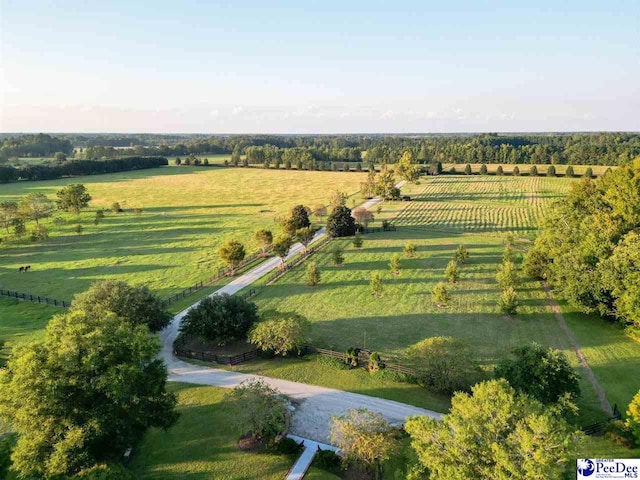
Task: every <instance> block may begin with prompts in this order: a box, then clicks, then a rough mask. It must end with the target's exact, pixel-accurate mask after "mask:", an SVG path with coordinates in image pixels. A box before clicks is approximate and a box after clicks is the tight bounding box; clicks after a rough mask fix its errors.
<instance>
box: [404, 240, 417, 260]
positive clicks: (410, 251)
mask: <svg viewBox="0 0 640 480" xmlns="http://www.w3.org/2000/svg"><path fill="white" fill-rule="evenodd" d="M403 252H404V256H405V257H409V258H413V257H415V256H416V246H415V245H414V244H413V243H411V242H407V243H405V245H404V250H403Z"/></svg>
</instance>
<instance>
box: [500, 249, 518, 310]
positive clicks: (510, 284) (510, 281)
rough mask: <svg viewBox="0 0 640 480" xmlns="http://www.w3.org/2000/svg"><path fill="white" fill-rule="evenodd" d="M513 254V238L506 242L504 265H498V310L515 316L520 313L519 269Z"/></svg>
mask: <svg viewBox="0 0 640 480" xmlns="http://www.w3.org/2000/svg"><path fill="white" fill-rule="evenodd" d="M514 260H515V258H514V252H513V238H512V237H508V238H507V239H506V242H505V247H504V254H503V256H502V263H501V264H500V265H498V270H497V272H496V281H497V282H498V285H499V286H500V292H501V293H500V298H499V299H498V308H499V309H500V311H501V312H502V313H504V314H507V315H514V314H516V313H517V312H518V306H519V302H518V295H517V293H516V288H517V286H518V268H517V266H516V264H515V261H514Z"/></svg>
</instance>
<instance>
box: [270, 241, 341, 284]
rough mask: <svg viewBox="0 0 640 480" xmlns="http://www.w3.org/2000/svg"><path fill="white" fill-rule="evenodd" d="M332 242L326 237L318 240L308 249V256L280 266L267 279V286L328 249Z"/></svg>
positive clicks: (298, 257) (305, 255) (302, 256)
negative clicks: (320, 251)
mask: <svg viewBox="0 0 640 480" xmlns="http://www.w3.org/2000/svg"><path fill="white" fill-rule="evenodd" d="M331 240H332V238H331V237H330V236H328V235H326V236H324V237H322V238H321V239H320V240H317V241H315V242H314V243H312V244H311V246H310V247H307V248H306V252H307V253H306V254H300V255H298V256H297V257H294V258H293V259H292V260H290V261H289V263H285V264H284V265H283V266H280V267H279V268H278V269H277V270H276V271H275V272H274V273H273V274H272V275H271V276H270V277H269V278H268V279H267V285H271V284H272V283H275V282H276V281H277V280H279V279H280V278H281V277H283V276H284V275H285V274H286V273H287V272H288V271H289V270H291V269H292V268H295V267H297V266H298V265H300V264H301V263H302V262H304V261H305V260H306V259H307V258H309V257H310V256H311V255H313V254H314V253H316V252H317V251H318V250H320V249H321V248H324V247H326V246H327V245H328V244H329V242H330V241H331Z"/></svg>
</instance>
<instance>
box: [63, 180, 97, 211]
mask: <svg viewBox="0 0 640 480" xmlns="http://www.w3.org/2000/svg"><path fill="white" fill-rule="evenodd" d="M56 196H57V197H58V199H57V200H56V205H57V206H58V210H62V211H65V212H73V213H75V214H76V215H79V214H80V210H82V209H83V208H85V207H87V206H89V201H91V195H89V192H87V189H86V187H85V186H84V185H82V184H81V183H72V184H70V185H67V186H66V187H64V188H62V189H60V190H58V193H56Z"/></svg>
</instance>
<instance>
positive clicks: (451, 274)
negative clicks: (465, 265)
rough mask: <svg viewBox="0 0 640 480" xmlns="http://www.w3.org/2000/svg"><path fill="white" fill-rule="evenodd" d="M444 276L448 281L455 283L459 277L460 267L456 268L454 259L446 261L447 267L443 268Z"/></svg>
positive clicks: (456, 264)
mask: <svg viewBox="0 0 640 480" xmlns="http://www.w3.org/2000/svg"><path fill="white" fill-rule="evenodd" d="M444 276H445V277H446V278H447V280H448V281H449V283H456V282H457V281H458V279H459V278H460V269H459V268H458V263H457V262H456V261H455V260H450V261H449V263H447V268H445V270H444Z"/></svg>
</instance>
